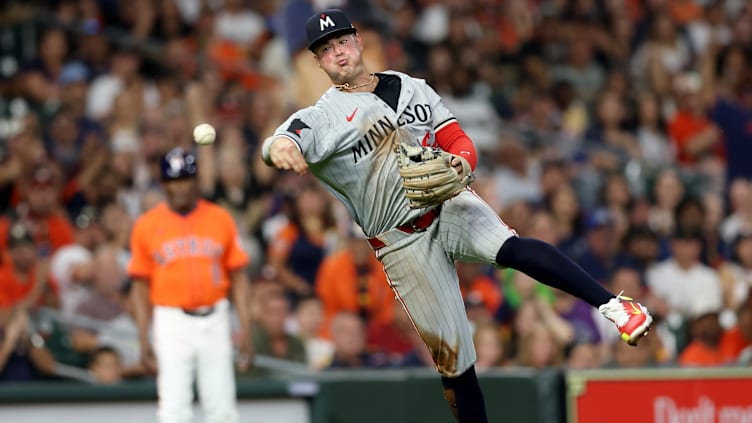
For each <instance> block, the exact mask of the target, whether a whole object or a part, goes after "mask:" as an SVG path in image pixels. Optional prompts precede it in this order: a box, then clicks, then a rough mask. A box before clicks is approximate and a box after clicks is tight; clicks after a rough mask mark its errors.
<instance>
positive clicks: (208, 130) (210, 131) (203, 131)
mask: <svg viewBox="0 0 752 423" xmlns="http://www.w3.org/2000/svg"><path fill="white" fill-rule="evenodd" d="M216 138H217V131H215V130H214V127H213V126H211V125H209V124H208V123H202V124H200V125H196V127H195V128H193V140H194V141H196V144H201V145H207V144H211V143H213V142H214V140H215V139H216Z"/></svg>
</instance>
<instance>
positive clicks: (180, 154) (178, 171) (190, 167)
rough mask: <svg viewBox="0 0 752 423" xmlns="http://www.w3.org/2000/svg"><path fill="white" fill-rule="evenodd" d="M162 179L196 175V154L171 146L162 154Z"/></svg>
mask: <svg viewBox="0 0 752 423" xmlns="http://www.w3.org/2000/svg"><path fill="white" fill-rule="evenodd" d="M160 169H161V173H162V180H163V181H172V180H175V179H183V178H193V177H195V176H196V172H197V168H196V156H195V155H194V154H193V153H191V152H190V151H187V150H184V149H182V148H180V147H177V148H173V149H172V150H170V151H168V152H167V154H165V155H164V156H162V160H161V163H160Z"/></svg>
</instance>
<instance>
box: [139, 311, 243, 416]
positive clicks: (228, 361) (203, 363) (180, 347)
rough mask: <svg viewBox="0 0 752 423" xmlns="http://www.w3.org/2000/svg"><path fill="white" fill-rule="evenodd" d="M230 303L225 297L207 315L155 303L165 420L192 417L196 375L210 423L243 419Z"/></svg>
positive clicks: (161, 410) (159, 383) (156, 348)
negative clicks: (231, 328)
mask: <svg viewBox="0 0 752 423" xmlns="http://www.w3.org/2000/svg"><path fill="white" fill-rule="evenodd" d="M229 308H230V307H229V302H228V301H227V300H221V301H219V302H218V303H216V304H215V310H214V312H213V313H212V314H210V315H209V316H205V317H199V316H189V315H187V314H185V313H184V312H183V311H182V310H181V309H179V308H175V307H162V306H156V307H155V308H154V321H153V326H154V352H155V354H156V356H157V363H158V365H159V373H158V375H157V393H158V395H159V406H158V411H157V415H158V418H159V422H160V423H189V422H192V418H193V409H192V406H193V382H194V379H195V380H196V384H197V387H198V395H199V402H200V404H201V409H202V411H203V414H204V421H205V422H206V423H236V422H237V421H238V411H237V400H236V396H235V373H234V369H233V359H232V357H233V354H232V340H231V337H230V311H229Z"/></svg>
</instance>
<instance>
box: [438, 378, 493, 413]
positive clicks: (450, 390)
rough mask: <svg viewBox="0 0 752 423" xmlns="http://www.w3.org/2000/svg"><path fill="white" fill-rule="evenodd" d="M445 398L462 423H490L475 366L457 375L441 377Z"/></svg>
mask: <svg viewBox="0 0 752 423" xmlns="http://www.w3.org/2000/svg"><path fill="white" fill-rule="evenodd" d="M441 384H442V385H444V398H446V400H447V402H449V406H450V407H451V408H452V409H453V410H452V412H453V413H454V415H455V417H457V420H458V421H459V422H460V423H488V417H486V402H485V401H484V400H483V392H482V391H481V390H480V385H479V384H478V376H476V375H475V366H472V367H470V368H469V369H467V370H466V371H465V373H462V374H461V375H459V376H457V377H446V376H442V377H441Z"/></svg>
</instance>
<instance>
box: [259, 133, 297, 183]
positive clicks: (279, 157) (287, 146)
mask: <svg viewBox="0 0 752 423" xmlns="http://www.w3.org/2000/svg"><path fill="white" fill-rule="evenodd" d="M262 150H263V151H262V155H263V158H264V162H266V164H268V165H272V166H274V167H276V168H278V169H282V170H292V171H294V172H296V173H298V174H303V173H305V172H306V170H308V163H306V161H305V158H304V157H303V153H301V152H300V148H299V147H298V145H297V144H295V142H293V140H291V139H289V138H287V137H271V138H267V139H266V141H264V148H263V149H262Z"/></svg>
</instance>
